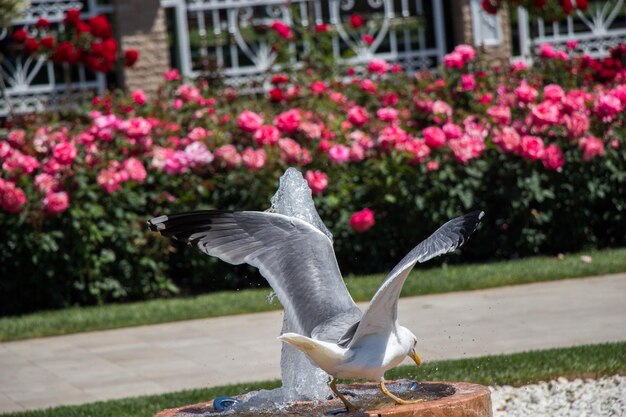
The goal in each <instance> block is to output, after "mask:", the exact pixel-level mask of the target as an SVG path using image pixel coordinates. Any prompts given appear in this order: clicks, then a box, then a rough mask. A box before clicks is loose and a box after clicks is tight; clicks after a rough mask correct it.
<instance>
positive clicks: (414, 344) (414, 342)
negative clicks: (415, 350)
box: [413, 339, 417, 347]
mask: <svg viewBox="0 0 626 417" xmlns="http://www.w3.org/2000/svg"><path fill="white" fill-rule="evenodd" d="M415 346H417V339H414V340H413V347H415Z"/></svg>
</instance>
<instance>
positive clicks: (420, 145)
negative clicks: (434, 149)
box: [404, 139, 430, 164]
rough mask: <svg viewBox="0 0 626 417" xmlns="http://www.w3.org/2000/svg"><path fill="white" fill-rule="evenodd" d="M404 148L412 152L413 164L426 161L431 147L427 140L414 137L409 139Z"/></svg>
mask: <svg viewBox="0 0 626 417" xmlns="http://www.w3.org/2000/svg"><path fill="white" fill-rule="evenodd" d="M404 150H405V151H406V152H408V153H410V154H411V160H410V162H411V163H412V164H418V163H421V162H424V160H425V159H426V158H427V157H428V155H430V148H429V147H428V145H426V141H424V140H423V139H413V140H409V141H407V142H406V143H405V144H404Z"/></svg>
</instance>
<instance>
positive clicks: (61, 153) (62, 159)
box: [52, 142, 78, 165]
mask: <svg viewBox="0 0 626 417" xmlns="http://www.w3.org/2000/svg"><path fill="white" fill-rule="evenodd" d="M77 154H78V150H77V149H76V146H74V144H73V143H72V142H64V143H59V144H57V145H55V147H54V148H53V149H52V156H53V157H54V159H56V160H57V161H58V162H59V163H60V164H61V165H71V164H72V162H74V159H76V155H77Z"/></svg>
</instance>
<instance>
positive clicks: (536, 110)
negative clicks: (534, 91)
mask: <svg viewBox="0 0 626 417" xmlns="http://www.w3.org/2000/svg"><path fill="white" fill-rule="evenodd" d="M530 112H531V114H532V115H533V121H534V123H535V124H536V125H538V126H543V125H556V124H558V123H559V119H560V117H559V116H560V112H559V107H558V105H556V104H555V103H554V102H552V101H543V102H541V103H539V104H537V105H532V106H531V107H530Z"/></svg>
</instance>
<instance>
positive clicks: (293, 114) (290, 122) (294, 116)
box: [274, 109, 301, 133]
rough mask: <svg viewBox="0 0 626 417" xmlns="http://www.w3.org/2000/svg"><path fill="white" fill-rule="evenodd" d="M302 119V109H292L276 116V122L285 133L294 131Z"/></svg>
mask: <svg viewBox="0 0 626 417" xmlns="http://www.w3.org/2000/svg"><path fill="white" fill-rule="evenodd" d="M300 121H301V117H300V110H299V109H291V110H287V111H286V112H283V113H281V114H279V115H278V116H276V118H275V119H274V124H275V125H276V127H277V128H279V129H280V130H281V131H283V132H285V133H293V132H295V131H296V130H298V128H299V127H300Z"/></svg>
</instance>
